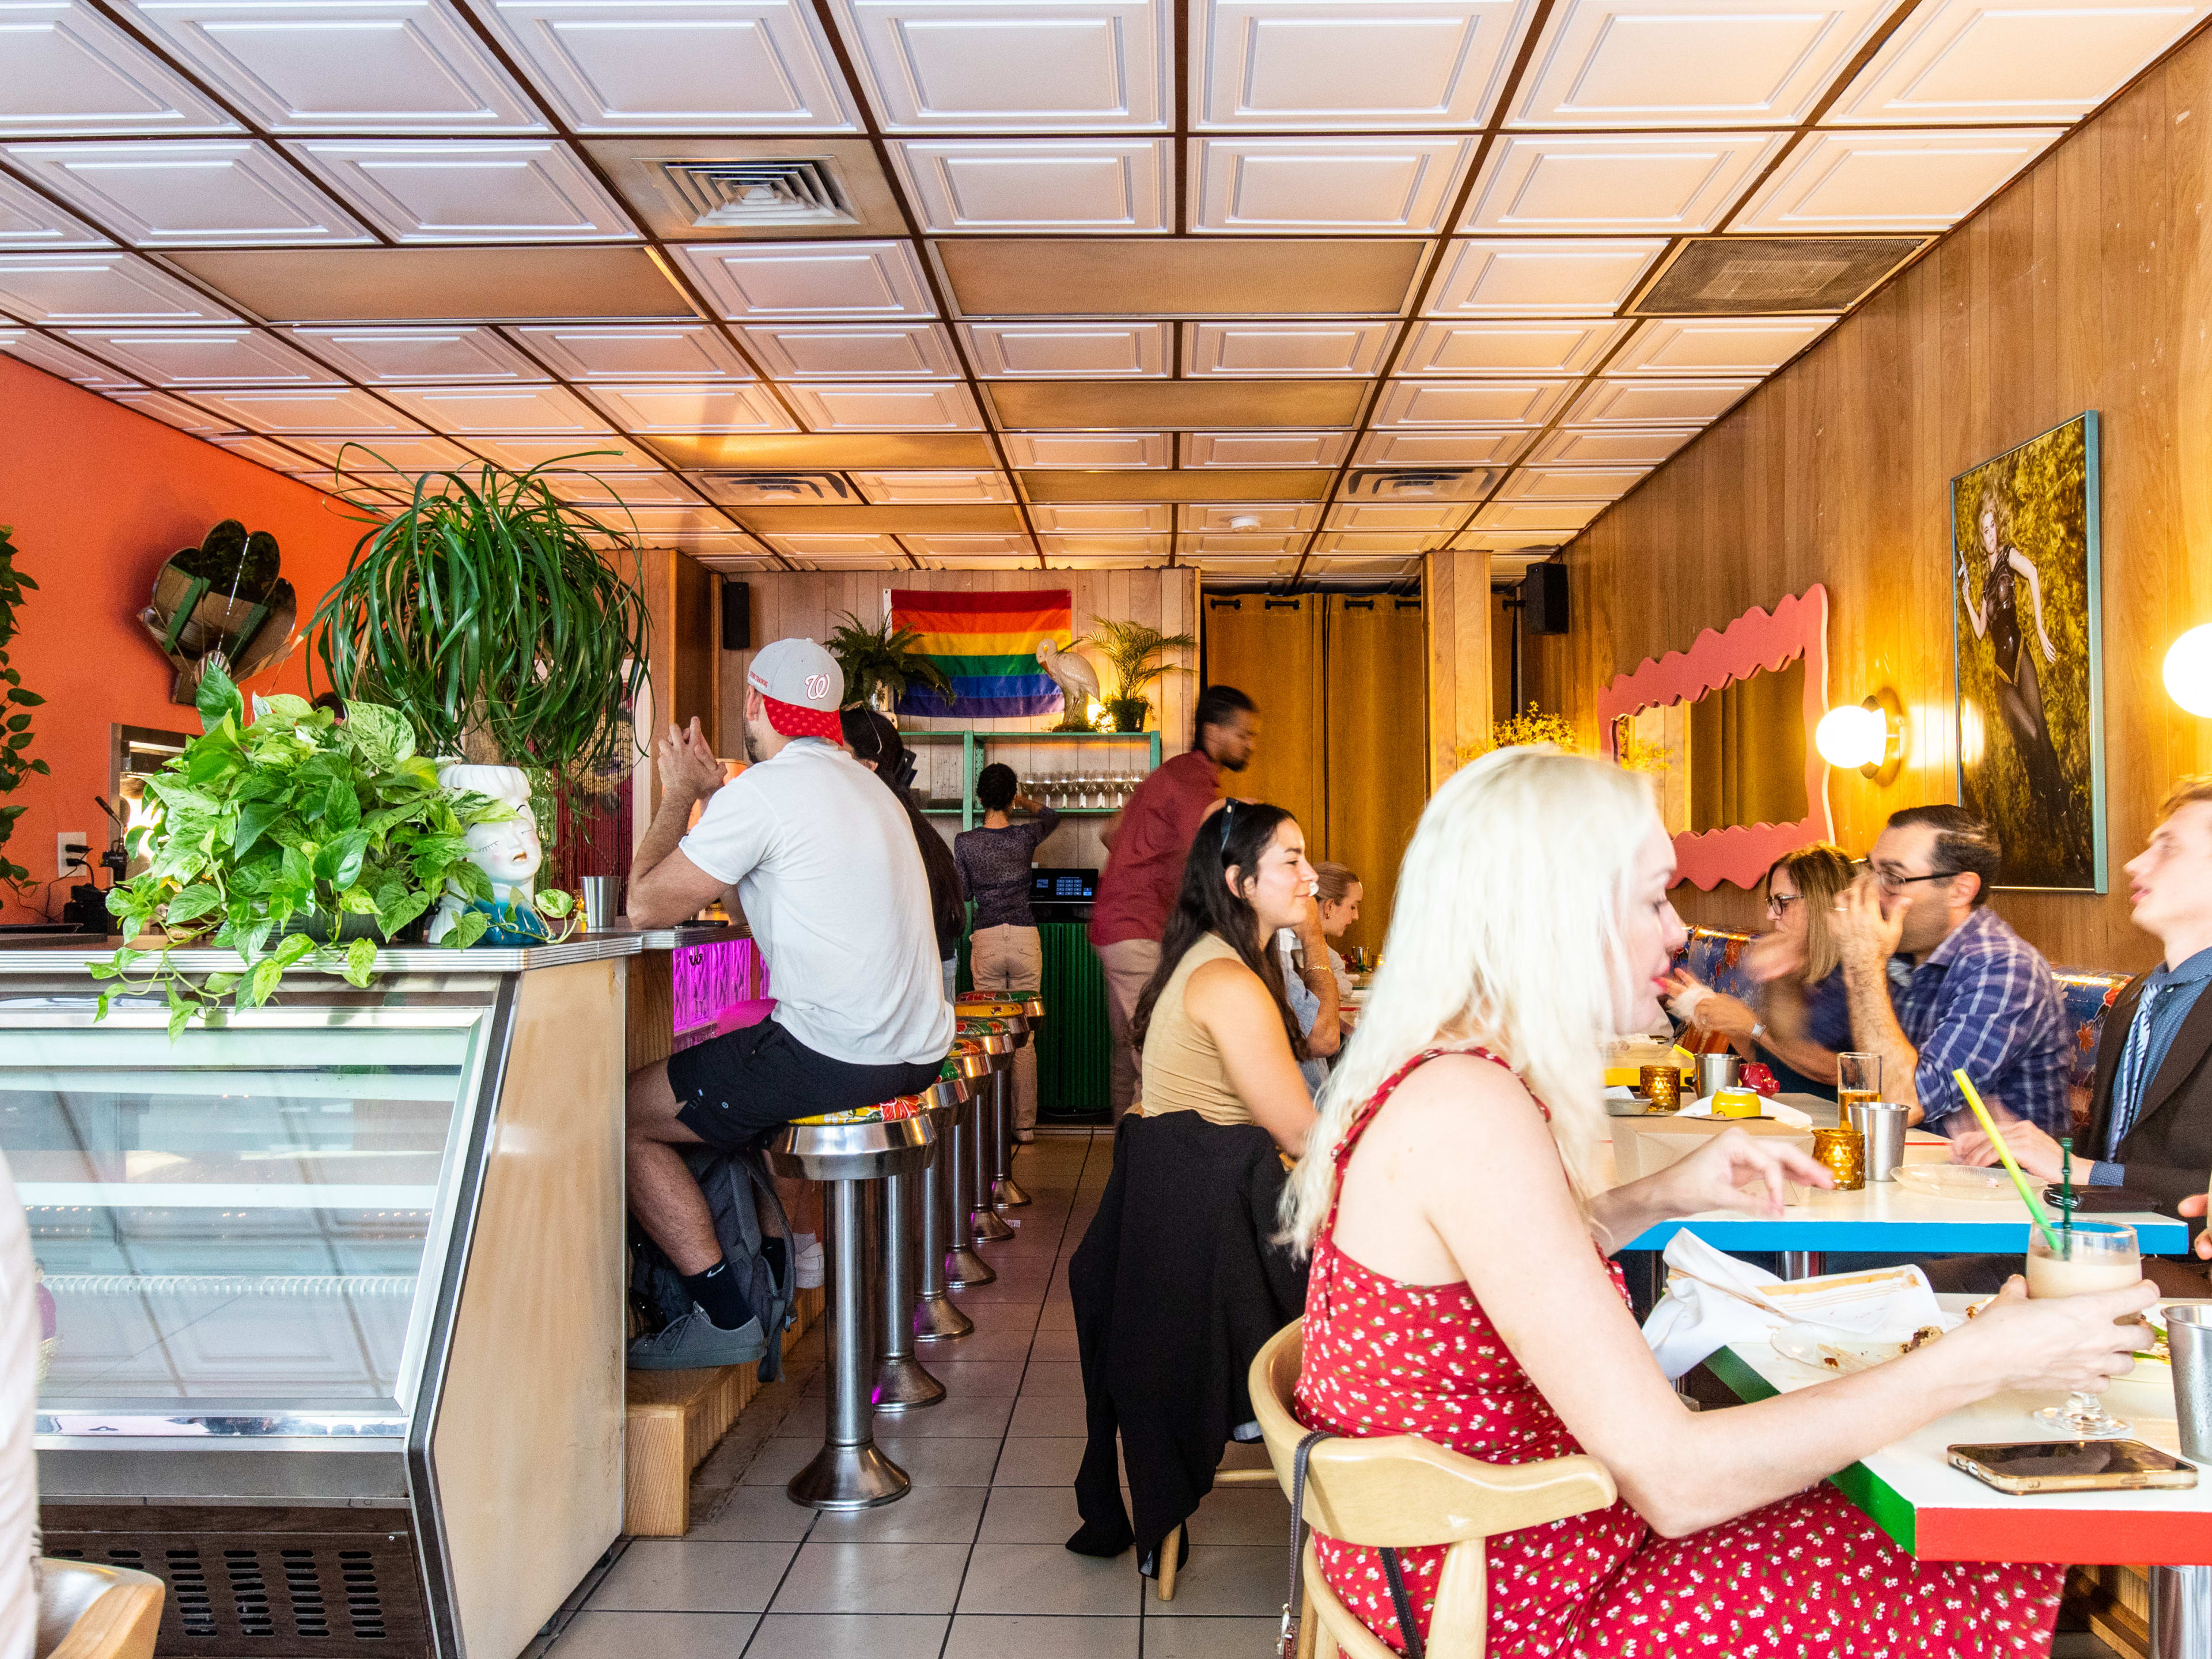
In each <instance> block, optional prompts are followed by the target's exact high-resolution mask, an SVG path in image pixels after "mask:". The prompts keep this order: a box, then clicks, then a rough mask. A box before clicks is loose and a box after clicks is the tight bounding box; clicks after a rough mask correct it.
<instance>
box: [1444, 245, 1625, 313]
mask: <svg viewBox="0 0 2212 1659" xmlns="http://www.w3.org/2000/svg"><path fill="white" fill-rule="evenodd" d="M1666 251H1667V244H1666V243H1665V242H1646V241H1601V240H1558V241H1525V242H1523V241H1467V242H1453V243H1451V244H1449V250H1448V252H1446V254H1445V256H1444V258H1445V264H1444V269H1443V274H1442V275H1441V276H1438V277H1437V283H1436V286H1435V287H1434V288H1433V289H1431V290H1430V293H1429V303H1428V314H1429V315H1430V316H1432V317H1436V316H1455V315H1456V316H1469V317H1591V316H1601V315H1604V314H1606V313H1610V312H1613V311H1615V310H1618V309H1619V308H1620V307H1622V306H1624V305H1626V304H1627V303H1628V300H1629V297H1630V296H1631V295H1633V294H1634V293H1635V292H1636V289H1637V286H1638V283H1642V282H1643V280H1644V272H1645V271H1647V270H1650V268H1651V262H1652V261H1653V260H1654V259H1656V258H1658V257H1659V256H1660V255H1661V254H1662V253H1664V252H1666Z"/></svg>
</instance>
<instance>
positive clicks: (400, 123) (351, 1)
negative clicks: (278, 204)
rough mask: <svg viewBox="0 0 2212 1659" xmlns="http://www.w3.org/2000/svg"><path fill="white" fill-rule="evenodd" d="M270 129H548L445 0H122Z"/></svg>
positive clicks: (128, 9) (131, 12) (136, 16)
mask: <svg viewBox="0 0 2212 1659" xmlns="http://www.w3.org/2000/svg"><path fill="white" fill-rule="evenodd" d="M122 9H123V10H124V11H125V13H126V14H127V15H129V16H130V17H131V20H132V21H135V22H137V24H139V25H140V26H141V27H143V28H145V29H147V30H149V32H151V33H155V34H158V35H159V36H160V37H161V41H162V44H163V45H164V46H167V47H168V48H169V50H170V51H172V52H175V53H176V54H177V56H179V58H183V59H184V60H185V63H186V64H188V65H190V66H191V68H192V69H193V70H196V71H197V73H198V74H199V75H201V76H203V77H204V79H205V80H206V81H207V82H208V84H209V85H210V86H211V87H213V88H215V89H216V91H217V92H219V93H221V94H222V95H223V96H224V97H225V98H227V99H228V100H230V102H231V103H232V104H233V105H234V106H236V107H237V108H239V109H241V110H243V111H244V112H246V115H247V116H248V117H250V118H252V120H253V121H254V122H255V123H256V124H257V125H259V126H261V127H263V128H264V129H266V130H267V131H270V132H489V131H502V130H504V131H533V132H535V131H544V127H545V123H544V119H543V118H541V117H540V116H539V115H538V112H537V111H536V109H534V108H533V107H532V105H531V102H530V100H529V99H528V98H527V97H526V96H525V95H524V94H523V91H522V89H521V88H520V87H518V86H516V85H515V84H514V82H513V78H512V77H511V76H508V74H507V71H506V70H503V69H501V67H500V65H499V60H498V59H497V58H494V57H493V56H492V55H491V53H490V52H487V51H486V50H485V49H484V47H483V44H482V43H481V42H480V41H479V40H477V37H476V35H475V34H474V33H471V30H470V28H469V27H468V25H467V24H466V23H465V22H463V21H461V19H460V17H459V15H458V14H456V13H455V12H454V11H453V9H452V8H451V7H450V6H448V5H447V4H445V3H443V0H124V4H123V7H122Z"/></svg>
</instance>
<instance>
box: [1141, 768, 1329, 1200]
mask: <svg viewBox="0 0 2212 1659" xmlns="http://www.w3.org/2000/svg"><path fill="white" fill-rule="evenodd" d="M1313 890H1314V872H1313V866H1311V865H1310V864H1309V863H1307V862H1306V846H1305V836H1304V832H1303V831H1301V830H1300V829H1299V828H1298V825H1297V820H1296V819H1295V818H1293V817H1291V815H1290V814H1289V813H1288V812H1286V811H1284V810H1283V809H1282V808H1281V807H1279V806H1267V805H1252V804H1250V803H1247V802H1243V801H1229V802H1225V803H1224V804H1223V805H1222V806H1221V807H1220V809H1219V810H1218V811H1216V812H1214V813H1213V814H1212V816H1211V817H1208V818H1207V819H1206V822H1205V823H1202V824H1200V826H1199V830H1198V839H1197V840H1196V841H1195V842H1193V843H1192V844H1191V849H1190V856H1189V858H1188V860H1185V862H1184V864H1183V872H1182V891H1181V892H1180V893H1179V894H1178V895H1177V896H1176V908H1175V913H1174V914H1173V915H1170V917H1169V918H1168V926H1167V936H1166V938H1164V939H1162V940H1161V941H1160V965H1159V968H1158V970H1157V971H1156V972H1155V973H1154V974H1153V975H1152V980H1151V981H1150V982H1149V983H1148V984H1146V987H1145V989H1144V992H1143V994H1141V995H1140V996H1139V998H1138V999H1137V1007H1136V1012H1135V1014H1134V1015H1133V1018H1131V1020H1130V1022H1129V1024H1130V1032H1131V1035H1132V1036H1133V1038H1134V1040H1135V1042H1136V1045H1137V1048H1138V1049H1139V1053H1140V1054H1141V1055H1142V1058H1143V1062H1144V1086H1143V1101H1144V1109H1145V1112H1146V1115H1147V1116H1158V1115H1163V1114H1164V1113H1168V1112H1196V1113H1197V1114H1198V1115H1200V1116H1201V1117H1203V1118H1204V1119H1205V1120H1206V1121H1207V1122H1209V1123H1218V1124H1222V1125H1237V1124H1245V1123H1256V1124H1257V1125H1259V1126H1260V1127H1261V1128H1263V1129H1265V1130H1266V1131H1267V1133H1269V1134H1271V1135H1273V1137H1274V1138H1275V1144H1276V1145H1277V1146H1280V1147H1281V1148H1282V1149H1283V1150H1284V1151H1285V1152H1289V1153H1291V1155H1292V1156H1294V1157H1295V1156H1296V1155H1297V1153H1298V1152H1301V1151H1303V1150H1304V1146H1305V1141H1306V1132H1307V1131H1308V1130H1309V1129H1310V1128H1311V1127H1312V1126H1313V1121H1314V1108H1313V1102H1312V1099H1311V1097H1310V1096H1309V1095H1308V1094H1307V1092H1306V1086H1305V1080H1304V1079H1303V1078H1302V1077H1300V1076H1299V1074H1298V1061H1299V1060H1303V1059H1304V1058H1305V1043H1304V1039H1303V1038H1302V1037H1301V1036H1299V1035H1298V1028H1297V1020H1296V1018H1294V1017H1293V1016H1292V1015H1291V1011H1290V1009H1289V1007H1288V1006H1287V1005H1286V1004H1285V1000H1284V996H1283V981H1282V971H1283V970H1282V964H1281V961H1280V959H1279V957H1278V956H1277V955H1276V953H1275V952H1274V951H1273V950H1271V949H1269V948H1268V947H1269V945H1270V944H1271V943H1272V941H1273V939H1274V937H1275V934H1276V932H1277V930H1279V929H1280V928H1284V927H1297V925H1298V923H1299V922H1300V921H1301V920H1302V919H1303V918H1304V916H1305V915H1306V913H1307V911H1308V909H1309V908H1310V906H1311V905H1312V903H1313ZM1312 971H1316V972H1320V973H1326V972H1327V971H1328V968H1327V964H1326V963H1322V964H1317V965H1316V968H1315V969H1313V970H1312Z"/></svg>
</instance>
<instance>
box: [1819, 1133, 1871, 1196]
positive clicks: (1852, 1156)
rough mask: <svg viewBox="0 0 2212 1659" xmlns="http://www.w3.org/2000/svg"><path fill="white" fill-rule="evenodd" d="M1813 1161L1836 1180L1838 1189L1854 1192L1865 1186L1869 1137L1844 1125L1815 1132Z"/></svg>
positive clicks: (1839, 1190)
mask: <svg viewBox="0 0 2212 1659" xmlns="http://www.w3.org/2000/svg"><path fill="white" fill-rule="evenodd" d="M1813 1158H1814V1162H1815V1163H1818V1164H1821V1165H1823V1166H1824V1167H1825V1168H1826V1170H1827V1171H1828V1173H1829V1174H1830V1175H1832V1176H1835V1178H1836V1190H1837V1191H1838V1192H1839V1193H1855V1192H1857V1191H1858V1190H1859V1188H1862V1187H1863V1186H1865V1185H1866V1137H1865V1136H1864V1135H1863V1134H1861V1133H1859V1132H1858V1131H1857V1129H1854V1128H1851V1127H1848V1126H1844V1127H1838V1128H1834V1129H1815V1130H1814V1131H1813Z"/></svg>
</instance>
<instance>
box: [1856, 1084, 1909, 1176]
mask: <svg viewBox="0 0 2212 1659" xmlns="http://www.w3.org/2000/svg"><path fill="white" fill-rule="evenodd" d="M1849 1120H1850V1127H1852V1128H1854V1129H1857V1131H1858V1132H1859V1133H1860V1134H1861V1135H1863V1136H1864V1137H1865V1139H1866V1173H1867V1179H1868V1180H1869V1181H1894V1180H1895V1179H1896V1178H1897V1166H1898V1165H1899V1164H1902V1163H1904V1162H1905V1108H1904V1107H1902V1106H1899V1105H1896V1104H1894V1103H1892V1102H1889V1101H1887V1100H1876V1101H1869V1102H1868V1103H1865V1104H1864V1105H1856V1106H1852V1107H1850V1109H1849Z"/></svg>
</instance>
